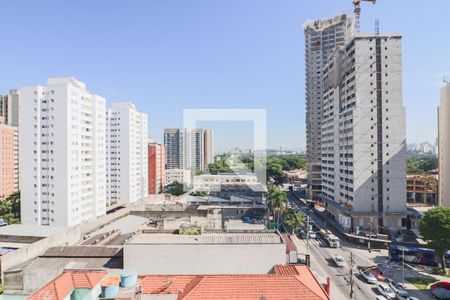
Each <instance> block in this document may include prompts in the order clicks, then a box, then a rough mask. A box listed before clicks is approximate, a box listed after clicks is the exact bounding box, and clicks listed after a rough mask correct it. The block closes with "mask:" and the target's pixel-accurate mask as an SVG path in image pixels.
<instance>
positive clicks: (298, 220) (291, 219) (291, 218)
mask: <svg viewBox="0 0 450 300" xmlns="http://www.w3.org/2000/svg"><path fill="white" fill-rule="evenodd" d="M283 219H284V223H285V224H286V225H287V226H289V227H290V228H291V229H292V234H295V229H296V228H297V227H298V226H300V225H303V224H304V222H305V216H304V215H303V213H299V212H296V211H295V210H293V209H292V208H289V209H288V210H286V211H285V212H284V214H283Z"/></svg>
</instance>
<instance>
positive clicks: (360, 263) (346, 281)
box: [287, 192, 429, 300]
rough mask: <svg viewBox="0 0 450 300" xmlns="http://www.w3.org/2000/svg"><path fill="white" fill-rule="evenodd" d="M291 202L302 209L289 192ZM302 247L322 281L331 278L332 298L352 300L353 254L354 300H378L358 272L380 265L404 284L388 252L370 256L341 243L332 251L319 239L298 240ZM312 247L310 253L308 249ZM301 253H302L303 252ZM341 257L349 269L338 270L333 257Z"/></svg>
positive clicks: (412, 293) (372, 287)
mask: <svg viewBox="0 0 450 300" xmlns="http://www.w3.org/2000/svg"><path fill="white" fill-rule="evenodd" d="M287 195H288V199H289V201H290V202H294V203H295V204H296V205H297V206H299V207H302V206H304V203H303V202H302V201H300V200H299V199H298V198H297V197H296V196H294V195H293V194H292V193H289V192H288V193H287ZM307 215H308V216H310V218H311V220H312V221H313V222H314V223H316V225H318V226H319V227H321V228H324V227H325V224H324V223H323V221H322V220H321V219H320V218H318V217H316V216H315V214H314V212H313V211H310V212H309V213H307ZM298 243H299V244H300V245H299V246H300V247H299V248H300V249H302V250H303V251H304V252H305V253H306V252H309V254H310V259H311V269H312V271H313V272H315V273H316V274H318V275H319V277H321V278H322V279H325V278H326V277H330V279H331V287H332V288H331V299H333V300H334V299H336V300H340V299H350V253H352V254H353V261H354V268H353V274H354V276H353V299H358V300H359V299H375V298H376V296H377V295H379V293H378V292H377V288H376V285H375V284H368V283H366V282H365V281H363V279H362V278H361V277H360V276H359V275H358V273H359V269H361V268H365V267H369V266H373V265H377V264H378V265H379V266H380V268H381V269H382V270H383V272H385V274H387V275H388V277H389V278H392V279H394V280H396V281H398V282H401V281H402V277H403V271H402V266H401V264H399V263H393V262H390V261H389V259H388V257H387V256H386V253H381V252H379V251H377V250H373V251H372V253H370V254H369V253H368V251H367V249H365V248H361V247H359V246H356V245H353V244H351V243H348V242H343V241H342V240H341V245H340V247H339V248H330V247H329V246H328V244H327V242H326V241H325V240H323V239H321V238H320V237H319V238H317V239H314V240H313V239H310V240H309V243H307V241H306V240H299V241H298ZM307 244H309V251H308V250H307ZM302 250H299V252H302ZM335 255H340V256H342V257H344V259H345V261H346V266H345V267H342V268H339V267H337V266H336V264H335V263H334V260H333V258H334V256H335ZM412 273H413V272H411V270H410V268H406V270H405V277H407V276H409V275H411V274H412ZM409 292H410V296H416V297H418V298H419V299H424V300H425V299H429V298H428V297H425V298H424V295H423V294H421V293H418V292H417V291H409Z"/></svg>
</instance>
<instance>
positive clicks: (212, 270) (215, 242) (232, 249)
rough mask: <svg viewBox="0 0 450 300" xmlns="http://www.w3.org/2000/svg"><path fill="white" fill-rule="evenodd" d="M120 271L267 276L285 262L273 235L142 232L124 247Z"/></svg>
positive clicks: (280, 243) (277, 238)
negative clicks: (275, 267)
mask: <svg viewBox="0 0 450 300" xmlns="http://www.w3.org/2000/svg"><path fill="white" fill-rule="evenodd" d="M123 254H124V268H126V269H135V270H137V272H138V274H165V275H167V274H267V273H268V272H269V271H270V270H271V269H272V268H273V266H274V265H277V264H285V263H286V244H285V242H284V240H283V239H282V237H281V236H280V235H278V234H277V233H269V232H264V233H205V234H202V235H178V234H167V233H142V234H137V235H135V236H134V237H133V238H132V239H131V240H129V241H128V242H127V243H126V244H125V245H124V253H123Z"/></svg>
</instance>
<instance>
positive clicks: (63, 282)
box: [28, 271, 106, 300]
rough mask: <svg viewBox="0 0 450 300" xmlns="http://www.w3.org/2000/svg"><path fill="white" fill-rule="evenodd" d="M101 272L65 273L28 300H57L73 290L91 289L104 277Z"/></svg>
mask: <svg viewBox="0 0 450 300" xmlns="http://www.w3.org/2000/svg"><path fill="white" fill-rule="evenodd" d="M105 275H106V273H105V272H101V271H89V272H85V271H84V272H82V271H66V272H64V273H62V274H61V275H59V276H58V277H56V278H55V279H53V280H52V281H50V282H49V283H47V284H46V285H45V286H43V287H42V288H40V289H39V290H37V291H36V292H34V293H33V294H32V295H31V296H30V297H28V299H30V300H44V299H45V300H57V299H64V298H65V297H67V296H69V295H70V294H71V293H72V291H73V290H74V289H92V288H94V287H95V286H96V285H97V284H99V283H100V281H101V280H102V279H103V278H104V277H105Z"/></svg>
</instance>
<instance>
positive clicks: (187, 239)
mask: <svg viewBox="0 0 450 300" xmlns="http://www.w3.org/2000/svg"><path fill="white" fill-rule="evenodd" d="M283 243H284V242H283V240H282V239H281V237H280V236H279V235H278V234H276V233H204V234H201V235H180V234H171V233H142V234H138V235H136V236H135V237H133V238H132V239H131V240H130V241H129V242H127V243H126V245H139V244H140V245H171V244H185V245H225V244H283Z"/></svg>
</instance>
